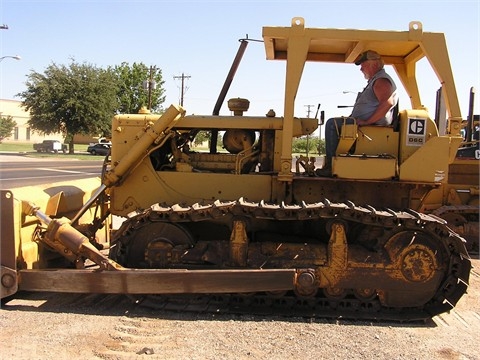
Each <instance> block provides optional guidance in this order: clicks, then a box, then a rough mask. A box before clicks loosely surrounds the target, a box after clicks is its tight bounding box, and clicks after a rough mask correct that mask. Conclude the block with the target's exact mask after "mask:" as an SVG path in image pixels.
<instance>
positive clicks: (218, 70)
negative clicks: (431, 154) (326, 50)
mask: <svg viewBox="0 0 480 360" xmlns="http://www.w3.org/2000/svg"><path fill="white" fill-rule="evenodd" d="M295 16H301V17H303V18H305V24H306V26H307V27H321V28H323V27H325V28H358V29H379V30H401V31H406V30H408V24H409V22H410V21H413V20H415V21H421V22H422V24H423V30H424V31H427V32H430V31H432V32H443V33H445V35H446V39H447V44H448V46H449V52H450V60H451V63H452V68H453V73H454V76H455V78H456V86H457V92H458V94H459V100H460V105H461V108H462V116H463V117H464V118H466V116H467V112H468V98H469V90H470V88H471V87H472V86H473V87H475V88H476V89H477V92H480V46H479V45H480V2H479V0H475V1H474V0H469V1H465V0H464V1H462V0H460V1H455V2H454V1H442V0H437V1H428V0H424V1H422V0H417V1H409V0H404V1H368V0H367V1H341V0H338V1H313V0H311V1H294V0H291V1H281V0H277V1H266V0H263V1H262V0H259V1H253V0H252V1H227V0H225V1H213V0H212V1H182V0H177V1H161V0H157V1H154V0H150V1H147V0H144V1H132V0H130V1H116V0H96V1H93V0H90V1H88V0H87V1H69V0H61V1H60V0H51V1H40V0H38V1H35V0H0V24H6V25H8V27H9V29H8V30H0V56H8V55H19V56H21V57H22V60H21V61H16V60H13V59H4V61H2V62H1V63H0V76H1V77H0V98H2V99H16V100H21V99H20V98H18V97H15V95H16V94H17V93H19V92H21V91H23V90H25V85H24V83H25V81H26V79H27V75H28V74H29V73H30V72H31V70H34V71H36V72H40V73H43V72H44V70H45V69H46V67H47V66H48V65H49V64H51V63H52V62H55V63H56V64H69V63H70V59H71V58H74V59H75V60H76V61H77V62H86V63H90V64H93V65H95V66H98V67H107V66H109V65H112V66H114V65H118V64H120V63H122V62H124V61H126V62H129V63H133V62H143V63H145V64H146V65H155V66H157V67H159V68H160V69H162V72H163V78H164V80H165V85H164V87H165V90H166V95H167V99H166V103H165V106H168V105H169V104H171V103H179V97H180V80H178V79H174V77H176V76H180V75H181V74H182V73H184V74H185V75H188V76H190V78H189V79H188V80H187V81H186V92H185V96H184V107H185V108H186V110H187V113H189V114H192V113H194V114H206V115H208V114H211V113H212V110H213V107H214V105H215V102H216V99H217V97H218V94H219V92H220V90H221V88H222V86H223V83H224V81H225V77H226V75H227V73H228V71H229V69H230V65H231V64H232V61H233V58H234V56H235V54H236V52H237V49H238V46H239V42H238V39H240V38H243V37H245V36H246V35H247V34H248V37H249V38H251V39H261V33H262V26H290V23H291V19H292V18H293V17H295ZM322 66H323V68H322ZM325 66H329V67H328V68H325ZM284 68H285V63H284V62H276V61H267V60H265V52H264V47H263V44H261V43H256V42H250V43H249V45H248V47H247V50H246V53H245V55H244V58H243V61H242V63H241V65H240V67H239V69H238V71H237V74H236V77H235V79H234V81H233V83H232V86H231V88H230V91H229V93H228V96H227V99H228V98H230V97H245V98H248V99H249V100H250V102H251V105H250V110H249V111H248V113H247V114H246V115H264V114H265V113H266V112H267V111H268V110H269V109H270V108H273V109H275V111H276V112H277V114H281V113H282V111H283V105H282V104H283V102H282V101H283V84H284ZM418 70H419V71H420V72H422V78H421V79H420V91H421V94H422V99H423V102H424V104H425V106H427V107H428V108H429V109H430V112H431V114H432V115H433V113H434V103H435V91H436V90H437V89H438V88H439V86H440V84H439V83H438V81H437V80H436V78H435V77H434V75H433V73H431V72H430V69H428V67H426V66H425V71H424V73H425V74H423V68H422V66H421V64H420V66H419V67H418ZM387 72H389V73H390V74H392V75H393V74H394V71H393V69H389V68H388V67H387ZM364 85H365V79H364V78H363V75H362V74H361V73H360V72H359V69H358V67H356V66H354V65H351V64H339V65H325V64H323V65H322V64H318V63H317V64H308V66H307V67H306V69H305V72H304V79H303V80H302V84H301V88H300V90H299V93H298V95H297V105H296V114H295V115H296V116H301V117H304V116H307V109H308V105H315V106H316V105H317V104H318V103H321V104H322V107H321V108H322V109H323V110H325V112H326V116H327V118H328V117H331V116H336V115H348V111H349V109H338V108H337V105H351V104H352V103H353V101H354V98H355V95H353V94H351V93H347V94H343V92H344V91H353V92H356V91H359V90H361V89H362V88H363V87H364ZM479 99H480V94H478V95H477V100H476V103H475V112H476V113H480V101H479ZM400 101H401V104H402V105H404V106H407V104H408V99H402V98H401V99H400ZM228 113H229V112H228V109H227V108H226V104H225V105H224V106H223V107H222V111H221V114H228Z"/></svg>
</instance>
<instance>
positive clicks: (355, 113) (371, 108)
mask: <svg viewBox="0 0 480 360" xmlns="http://www.w3.org/2000/svg"><path fill="white" fill-rule="evenodd" d="M381 78H384V79H387V80H388V81H390V83H391V84H392V88H393V94H394V105H393V106H392V107H391V108H390V110H389V111H388V112H387V114H386V115H385V117H383V118H382V119H380V120H378V121H377V122H376V123H375V124H372V125H383V126H387V125H390V124H391V123H392V120H393V108H394V107H395V105H396V104H397V102H398V97H397V94H396V90H397V86H396V85H395V82H394V81H393V79H392V78H391V77H390V75H388V74H387V73H386V72H385V70H384V69H380V70H379V71H377V73H376V74H375V75H373V76H372V78H371V79H369V80H368V83H367V86H365V88H364V89H363V91H362V92H360V93H358V95H357V100H356V101H355V105H354V106H353V110H352V114H351V115H350V116H351V117H354V118H357V119H360V120H367V119H369V118H370V116H372V114H373V113H374V112H375V110H376V109H377V107H378V105H379V103H380V102H379V101H378V99H377V97H376V96H375V92H374V91H373V84H374V83H375V81H376V80H378V79H381Z"/></svg>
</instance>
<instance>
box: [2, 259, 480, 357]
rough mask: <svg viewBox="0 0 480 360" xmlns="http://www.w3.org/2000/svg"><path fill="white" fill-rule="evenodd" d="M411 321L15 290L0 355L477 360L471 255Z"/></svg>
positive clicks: (476, 283) (479, 344)
mask: <svg viewBox="0 0 480 360" xmlns="http://www.w3.org/2000/svg"><path fill="white" fill-rule="evenodd" d="M473 264H474V266H475V268H474V270H473V272H472V275H471V279H470V288H469V292H468V294H467V295H466V296H464V297H463V298H462V299H461V300H460V301H459V303H458V304H457V307H456V308H455V309H454V310H453V311H451V312H450V313H448V314H443V315H441V316H437V317H435V318H433V319H432V320H431V321H428V322H426V323H420V324H402V323H386V322H364V321H362V322H353V321H346V320H341V319H339V320H331V319H330V320H326V319H304V318H284V317H275V316H273V317H271V316H269V317H260V316H233V315H222V314H198V313H179V312H169V311H160V310H155V311H152V310H149V309H146V308H144V307H141V306H138V304H136V303H135V302H134V301H132V300H131V299H130V298H128V297H125V296H112V295H78V294H76V295H75V294H53V293H25V294H19V296H17V297H16V298H15V299H13V300H10V301H9V302H8V303H6V304H3V305H2V309H1V310H0V344H1V345H0V358H1V359H18V360H24V359H25V360H26V359H28V360H30V359H143V358H145V359H169V360H171V359H172V360H177V359H182V360H183V359H289V360H295V359H302V360H307V359H376V360H379V359H480V341H479V336H480V273H479V270H478V269H479V268H480V260H473Z"/></svg>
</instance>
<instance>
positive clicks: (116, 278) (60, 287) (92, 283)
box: [19, 269, 295, 294]
mask: <svg viewBox="0 0 480 360" xmlns="http://www.w3.org/2000/svg"><path fill="white" fill-rule="evenodd" d="M19 276H20V284H19V285H20V289H21V290H27V291H55V292H71V293H88V292H90V293H103V294H168V293H170V294H178V293H228V292H255V291H279V290H289V289H293V284H294V277H295V271H294V270H288V269H285V270H195V271H189V270H124V271H96V270H49V271H45V270H20V271H19Z"/></svg>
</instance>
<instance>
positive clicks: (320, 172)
mask: <svg viewBox="0 0 480 360" xmlns="http://www.w3.org/2000/svg"><path fill="white" fill-rule="evenodd" d="M315 175H317V176H320V177H332V160H331V159H325V164H324V165H323V167H322V168H321V169H315Z"/></svg>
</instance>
